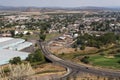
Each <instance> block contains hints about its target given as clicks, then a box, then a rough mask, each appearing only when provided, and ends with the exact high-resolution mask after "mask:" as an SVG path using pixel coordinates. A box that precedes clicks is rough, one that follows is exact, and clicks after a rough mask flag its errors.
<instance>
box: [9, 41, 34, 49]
mask: <svg viewBox="0 0 120 80" xmlns="http://www.w3.org/2000/svg"><path fill="white" fill-rule="evenodd" d="M31 45H32V43H31V42H24V43H20V44H18V45H16V46H13V47H10V48H9V49H11V50H16V51H19V50H22V49H24V48H26V47H29V46H31Z"/></svg>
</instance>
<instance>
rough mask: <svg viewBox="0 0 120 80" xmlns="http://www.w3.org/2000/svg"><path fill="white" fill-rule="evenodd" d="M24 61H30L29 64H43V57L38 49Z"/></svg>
mask: <svg viewBox="0 0 120 80" xmlns="http://www.w3.org/2000/svg"><path fill="white" fill-rule="evenodd" d="M26 60H27V61H30V62H31V63H32V62H44V61H45V57H44V56H43V54H42V52H41V51H40V49H37V50H36V51H35V52H34V53H33V54H29V55H28V57H27V58H26Z"/></svg>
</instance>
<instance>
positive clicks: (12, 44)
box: [0, 37, 32, 65]
mask: <svg viewBox="0 0 120 80" xmlns="http://www.w3.org/2000/svg"><path fill="white" fill-rule="evenodd" d="M31 45H32V43H31V42H27V41H25V40H24V39H18V38H17V39H15V38H11V37H0V65H2V64H6V63H8V61H9V60H10V59H11V58H13V57H18V56H19V57H21V59H25V58H26V57H27V56H28V54H29V53H26V52H20V50H22V49H24V48H27V47H30V46H31Z"/></svg>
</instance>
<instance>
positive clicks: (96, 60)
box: [89, 55, 120, 69]
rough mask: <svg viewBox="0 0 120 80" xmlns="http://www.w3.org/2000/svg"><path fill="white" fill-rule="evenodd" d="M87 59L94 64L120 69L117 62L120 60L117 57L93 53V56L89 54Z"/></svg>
mask: <svg viewBox="0 0 120 80" xmlns="http://www.w3.org/2000/svg"><path fill="white" fill-rule="evenodd" d="M89 61H90V63H92V65H94V66H102V67H106V68H112V69H120V64H119V63H118V61H120V58H119V57H115V58H107V57H104V56H101V55H95V56H90V58H89Z"/></svg>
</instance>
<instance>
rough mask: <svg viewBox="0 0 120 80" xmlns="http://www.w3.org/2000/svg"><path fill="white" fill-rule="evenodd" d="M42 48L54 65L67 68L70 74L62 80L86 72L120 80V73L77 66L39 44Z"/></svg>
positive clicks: (43, 44)
mask: <svg viewBox="0 0 120 80" xmlns="http://www.w3.org/2000/svg"><path fill="white" fill-rule="evenodd" d="M39 45H40V48H41V50H42V52H43V54H44V55H45V57H46V58H48V59H49V60H51V61H52V62H53V63H56V64H59V65H61V66H63V67H65V68H67V69H68V71H69V72H68V73H67V74H66V75H64V76H62V78H64V79H65V78H67V77H68V76H74V75H76V74H78V73H80V72H86V73H91V74H95V75H99V76H105V77H115V78H117V77H118V78H120V72H117V71H108V70H99V69H95V68H91V67H86V66H83V65H79V64H75V63H73V62H69V61H65V60H63V59H60V58H58V57H56V56H55V55H53V54H52V53H51V52H50V51H49V50H48V49H47V47H46V46H45V45H46V43H42V42H39Z"/></svg>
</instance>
